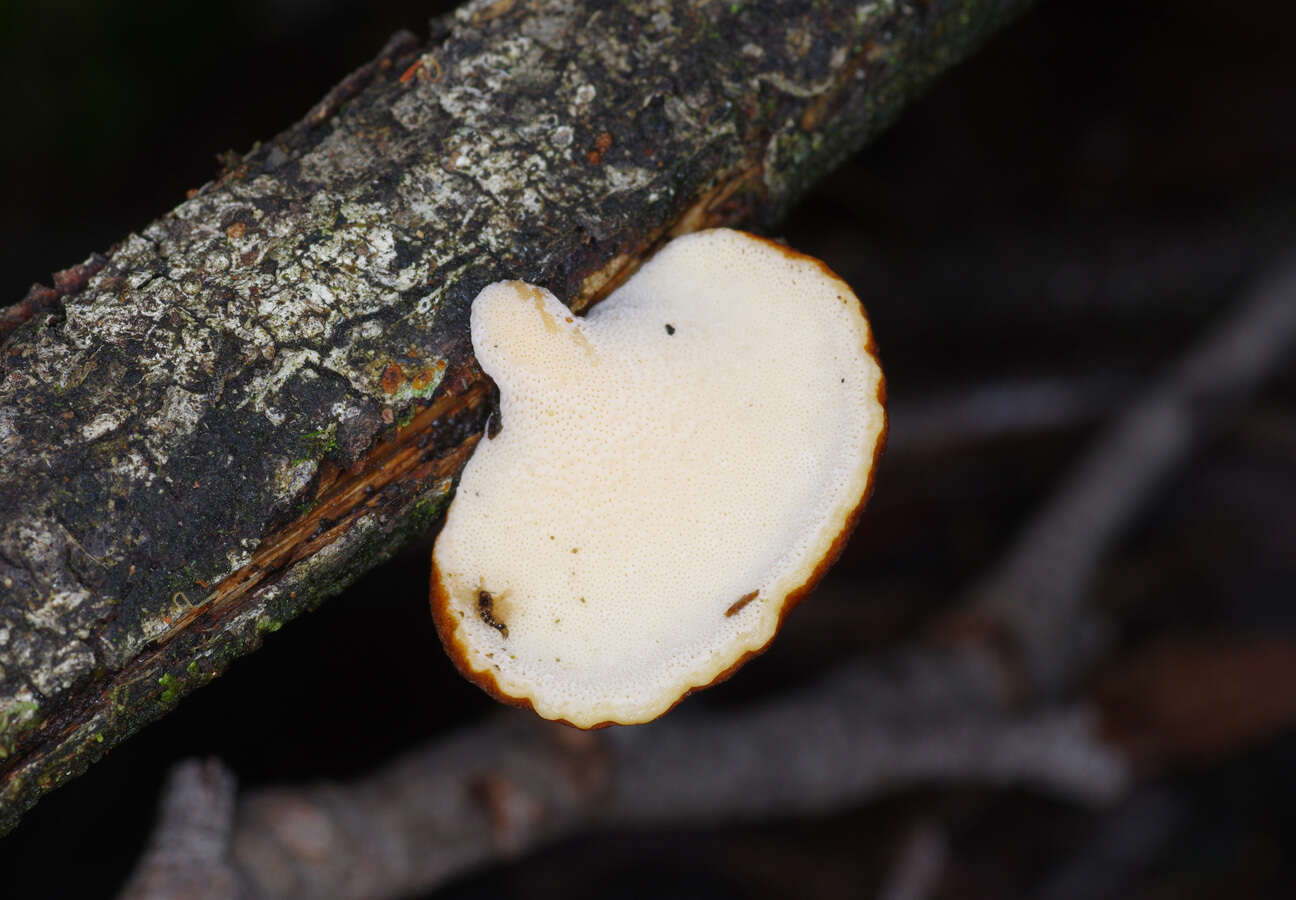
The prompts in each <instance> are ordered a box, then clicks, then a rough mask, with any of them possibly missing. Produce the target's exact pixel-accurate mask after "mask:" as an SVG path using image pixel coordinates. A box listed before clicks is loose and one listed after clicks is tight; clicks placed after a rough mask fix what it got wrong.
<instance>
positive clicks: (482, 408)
mask: <svg viewBox="0 0 1296 900" xmlns="http://www.w3.org/2000/svg"><path fill="white" fill-rule="evenodd" d="M1027 5H1028V0H891V2H878V3H862V4H853V3H846V2H809V0H803V2H792V0H785V2H768V3H765V2H763V3H759V4H757V3H731V2H727V0H726V2H702V3H696V4H693V3H690V4H672V3H666V2H652V0H639V2H625V3H611V2H598V0H559V2H551V3H520V2H514V0H495V2H490V3H486V2H477V3H471V4H469V5H467V6H465V7H464V8H462V9H461V10H459V11H458V12H457V13H456V14H455V15H454V16H453V17H451V18H447V19H446V20H444V21H441V22H437V23H434V25H433V34H432V39H431V41H430V42H429V43H428V44H427V45H426V46H423V47H420V46H419V45H418V42H417V41H416V40H415V39H414V38H413V36H411V35H408V34H404V35H398V36H397V37H396V38H394V39H393V40H392V42H391V43H390V44H389V45H388V47H387V48H385V50H384V51H383V53H382V55H381V56H380V57H379V58H378V59H376V60H375V61H373V62H372V63H370V64H369V65H367V66H365V67H364V68H362V69H361V70H359V71H357V72H356V73H355V74H354V75H352V76H351V77H350V78H348V79H347V80H346V81H344V82H343V83H342V84H340V85H339V86H338V87H337V88H335V89H334V90H333V91H332V92H331V93H330V94H329V95H328V96H327V97H326V98H325V99H324V100H323V101H322V102H321V103H320V104H319V105H318V106H317V107H316V108H315V109H314V110H312V111H311V113H310V114H309V115H308V116H307V117H306V118H305V119H303V120H302V121H301V122H300V123H298V124H297V125H295V126H294V127H292V128H291V129H289V130H288V131H285V132H284V133H282V134H281V135H279V136H278V137H276V138H275V139H273V140H271V141H269V142H267V143H265V144H264V145H261V146H258V147H256V148H254V149H253V150H252V151H251V152H250V153H248V154H247V155H246V156H245V157H244V158H242V159H241V160H238V161H236V162H235V163H233V164H232V165H231V166H230V167H229V168H228V169H227V170H226V171H225V172H224V173H222V175H221V176H220V177H219V178H218V179H217V180H216V181H214V182H212V183H209V184H207V185H204V186H203V187H202V188H200V189H199V190H197V191H196V192H194V195H193V196H192V197H191V198H190V199H188V200H187V201H186V202H185V203H183V204H181V205H180V206H179V207H177V208H176V209H175V210H173V211H171V212H170V213H168V214H167V215H165V216H163V217H162V218H161V219H159V220H157V221H156V222H154V223H152V224H151V225H149V226H148V227H147V228H145V229H144V230H143V231H142V232H141V233H139V234H132V235H130V236H128V237H127V238H126V239H125V240H124V241H122V242H121V243H120V244H119V245H117V246H116V247H115V248H113V249H112V250H111V251H110V252H109V253H108V254H107V255H106V258H99V257H94V258H92V259H91V260H90V261H88V262H87V263H86V264H83V265H82V266H80V267H76V268H75V269H74V270H69V272H75V273H78V277H75V278H71V277H65V278H64V283H63V284H62V285H59V284H56V286H55V288H54V289H47V290H44V291H37V294H36V295H30V294H29V296H28V300H27V301H25V302H24V303H23V304H21V305H20V306H18V307H15V308H14V309H13V310H11V311H10V312H9V313H8V314H6V316H5V323H6V329H9V330H10V331H9V333H8V336H7V337H0V340H3V344H0V511H3V516H0V757H2V759H0V831H3V830H7V829H8V828H11V827H12V826H13V825H14V824H15V823H16V822H17V821H18V818H19V817H20V816H21V815H22V813H23V812H24V811H25V810H26V809H27V808H29V807H30V806H31V805H32V804H33V803H34V802H36V800H37V799H38V798H39V797H40V796H41V795H42V794H43V793H45V792H46V791H48V790H50V789H52V788H54V787H56V786H58V785H59V784H61V783H62V782H64V781H66V780H67V779H68V778H71V777H73V776H75V775H76V774H78V773H80V772H81V771H83V770H84V769H85V767H86V766H88V765H89V764H90V763H92V762H93V761H94V760H96V759H98V758H99V757H100V756H101V755H102V754H103V753H105V752H106V751H107V750H109V749H110V748H111V747H113V746H114V745H115V744H117V743H119V742H120V741H122V740H123V739H125V738H126V737H128V736H129V735H130V734H132V733H133V732H134V731H136V730H137V729H139V728H140V727H142V726H143V725H144V724H146V723H147V722H149V721H151V720H153V719H155V718H157V717H159V716H161V715H163V714H165V712H166V711H167V710H169V709H170V708H172V707H173V706H174V704H175V703H176V702H177V701H178V700H179V699H180V697H182V696H183V695H184V694H186V693H187V692H189V691H191V690H193V689H194V688H196V687H198V686H200V685H202V684H205V683H206V682H208V681H210V680H211V679H212V678H214V677H216V676H217V675H218V674H220V672H221V671H223V669H224V668H225V666H227V665H228V664H229V662H230V661H231V660H233V659H234V658H236V657H237V656H239V655H241V654H243V653H247V652H250V651H251V650H254V649H256V648H257V647H258V646H259V645H260V643H261V641H262V639H263V637H264V635H265V634H266V633H268V632H272V631H274V630H276V629H278V628H279V627H280V625H281V624H282V623H284V622H286V621H288V620H290V619H292V618H293V617H294V616H296V615H298V614H299V613H301V612H303V611H304V610H307V609H309V608H311V607H313V606H314V605H316V604H318V603H319V602H321V601H322V600H323V599H324V598H325V597H327V596H329V595H331V594H333V593H336V592H337V591H338V590H340V589H341V588H342V587H343V586H345V585H346V584H347V583H348V582H350V581H351V580H352V579H354V578H355V577H356V576H357V575H358V574H360V573H361V572H363V571H365V570H367V569H368V568H370V567H372V566H374V565H376V564H377V563H378V562H380V561H381V560H383V559H384V558H386V557H387V556H388V555H389V554H390V553H391V552H393V551H394V550H395V549H397V548H398V547H399V546H400V545H401V544H402V543H403V542H404V541H405V540H406V539H407V538H409V537H410V536H412V535H416V534H418V533H420V532H422V531H424V530H425V529H427V528H428V527H429V526H430V525H431V524H433V523H434V522H435V521H436V519H437V516H438V515H439V513H440V512H441V510H442V508H443V506H444V504H445V502H446V501H447V499H448V496H449V493H450V491H451V488H452V485H453V480H454V477H455V475H456V473H457V472H458V469H459V467H460V466H461V465H462V463H463V462H464V460H466V458H467V457H468V455H469V454H470V453H471V450H472V447H473V446H474V444H475V442H476V440H477V438H478V436H479V435H480V432H481V429H482V428H483V427H484V425H485V422H486V419H487V416H488V415H489V411H490V406H491V393H490V385H489V383H488V382H487V381H486V380H485V379H484V378H483V376H482V375H481V373H480V371H479V370H478V369H477V368H476V366H475V364H474V362H473V359H472V356H471V349H470V346H469V342H468V328H467V313H468V306H469V303H470V302H471V299H472V297H473V296H474V295H475V294H476V292H477V291H478V289H479V288H481V287H482V286H483V285H484V284H486V283H488V282H491V281H494V280H497V279H499V278H503V277H509V278H523V279H526V280H528V281H532V282H534V283H537V284H541V285H544V286H546V287H548V288H550V289H551V290H553V291H554V292H555V293H556V294H557V295H558V296H560V297H565V298H569V299H570V302H571V305H572V306H573V308H575V309H577V310H579V309H583V308H585V307H586V306H588V305H589V304H590V303H592V302H595V301H596V300H597V299H598V298H599V297H600V296H602V295H604V294H606V293H607V292H608V291H609V290H611V289H612V288H613V287H614V286H615V285H616V284H618V283H619V282H620V281H621V280H623V279H624V278H625V277H626V276H628V274H629V273H630V272H632V271H633V270H634V268H635V267H636V266H637V264H638V263H639V261H640V260H641V259H643V258H644V257H645V256H646V255H647V254H649V253H650V252H651V251H652V250H653V249H654V248H655V247H656V246H657V245H658V244H659V243H660V242H661V241H663V240H665V239H666V238H668V237H669V236H670V235H672V234H675V233H682V232H685V231H689V230H693V229H696V228H699V227H704V226H708V225H715V224H735V223H743V224H747V225H756V226H758V227H759V226H761V225H768V224H769V223H772V222H774V221H776V220H777V218H778V217H779V215H780V214H781V213H782V212H783V211H785V210H786V209H787V208H788V207H789V206H790V205H791V204H793V203H794V202H795V201H796V199H797V198H798V197H799V196H800V195H801V194H802V193H803V192H804V191H805V190H806V188H807V187H808V186H809V185H810V184H812V183H813V182H814V180H815V179H816V178H818V177H819V176H821V175H822V174H824V173H825V172H827V171H828V170H830V169H831V168H832V167H833V166H834V165H835V164H836V163H838V162H839V161H841V160H842V159H843V158H845V157H846V156H847V155H848V154H850V153H851V152H853V151H854V150H856V149H857V148H858V147H860V146H861V145H862V144H863V143H864V142H866V141H867V140H868V139H869V138H870V137H872V136H873V135H875V134H877V133H878V132H879V131H880V130H881V129H882V128H883V127H884V126H885V125H886V124H888V123H889V122H890V121H891V119H892V118H893V117H894V116H895V115H896V114H897V113H898V112H899V110H900V109H901V108H902V107H903V106H904V105H905V103H906V102H907V101H908V100H909V99H911V98H912V97H913V96H914V95H915V93H916V92H918V91H919V90H920V89H921V88H922V87H923V86H925V85H926V84H928V83H929V82H930V81H931V80H932V79H933V78H934V77H935V76H936V75H937V74H939V73H940V72H941V71H942V70H944V69H945V68H947V67H948V66H949V65H951V64H952V63H954V62H956V61H957V60H958V59H960V58H962V57H963V56H965V55H967V54H968V53H970V52H971V51H972V50H973V49H974V48H975V47H976V46H977V45H978V43H979V42H981V41H982V40H984V39H985V38H986V37H987V36H988V35H989V34H991V33H993V32H994V30H996V29H997V28H998V27H999V26H1000V25H1002V24H1003V23H1004V22H1005V21H1007V20H1008V19H1009V18H1010V17H1011V16H1013V15H1014V14H1016V13H1017V12H1019V11H1020V10H1021V9H1023V8H1024V7H1026V6H1027ZM81 276H84V277H81ZM51 291H52V293H51Z"/></svg>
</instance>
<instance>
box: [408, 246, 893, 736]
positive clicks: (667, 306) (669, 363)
mask: <svg viewBox="0 0 1296 900" xmlns="http://www.w3.org/2000/svg"><path fill="white" fill-rule="evenodd" d="M472 340H473V349H474V352H475V353H476V355H477V360H478V362H479V363H480V365H481V367H482V369H483V370H484V371H485V372H486V373H487V374H489V375H490V376H491V377H492V378H494V380H495V382H496V383H497V384H498V386H499V396H500V425H501V426H502V427H501V430H500V431H499V432H498V433H497V434H496V435H495V436H494V437H493V438H490V439H483V440H482V441H481V443H479V444H478V446H477V448H476V450H475V451H474V453H473V456H472V458H471V459H470V460H469V462H468V464H467V466H466V467H465V468H464V471H463V474H462V477H461V480H460V483H459V487H458V490H457V492H456V495H455V498H454V501H453V502H452V503H451V505H450V509H449V512H448V513H447V515H446V521H445V526H444V528H443V529H442V531H441V534H440V536H439V537H438V538H437V542H436V547H435V549H434V551H433V560H432V561H433V566H432V606H433V612H434V615H435V618H436V623H437V629H438V631H439V632H440V635H441V639H442V642H443V643H444V644H445V646H446V649H447V650H448V652H449V653H450V655H451V657H452V658H453V659H454V660H455V663H456V664H457V665H458V666H459V668H460V669H461V670H462V671H463V672H464V674H465V675H467V676H468V677H469V678H470V679H471V680H473V681H475V682H476V683H477V684H479V685H481V686H482V687H483V688H485V689H486V690H487V691H489V692H490V693H492V694H494V695H496V696H497V697H499V698H500V699H503V700H506V701H511V702H515V703H520V704H525V705H530V706H531V707H533V708H534V709H535V711H536V712H538V713H539V714H540V715H542V716H544V717H546V718H550V719H561V720H564V721H567V722H569V723H571V724H573V725H577V726H580V727H583V728H589V727H594V726H598V725H604V724H609V723H624V724H629V723H635V722H644V721H647V720H649V719H653V718H655V717H657V716H659V715H661V714H662V713H663V712H665V711H666V710H668V709H670V707H672V706H673V705H674V704H675V703H677V702H678V701H679V700H680V699H681V698H682V697H683V696H684V695H686V694H688V693H689V692H690V691H692V690H695V689H697V688H700V687H704V686H706V685H708V684H711V683H713V682H715V681H717V680H719V679H721V678H723V677H725V676H727V675H728V674H729V673H730V672H731V671H732V670H733V669H735V668H736V667H737V666H738V665H739V664H741V663H742V662H743V661H744V660H745V659H746V658H747V657H749V656H751V655H752V654H754V653H756V652H759V651H760V650H762V649H763V648H764V647H765V645H766V644H767V643H768V642H769V641H770V639H771V638H772V637H773V636H774V633H775V632H776V631H777V630H778V627H779V624H780V622H781V620H782V617H783V615H784V613H785V612H786V611H787V609H788V608H789V607H790V606H791V604H793V603H794V602H795V601H796V600H798V599H800V597H801V596H802V595H803V594H804V593H806V592H807V591H808V590H809V589H810V587H812V586H813V583H814V582H815V581H817V580H818V578H819V576H820V575H822V573H823V572H824V570H825V569H826V568H827V567H828V565H830V564H831V563H832V562H833V560H834V559H835V558H836V556H837V554H838V553H839V552H840V549H841V546H842V544H843V542H844V541H845V539H846V537H847V535H848V534H849V532H850V530H851V528H852V527H853V525H854V522H855V518H856V516H857V514H858V512H859V509H860V508H861V507H862V505H863V503H864V500H865V499H866V497H867V494H868V491H869V488H870V484H871V480H872V473H873V466H874V463H875V461H876V458H877V454H878V452H879V450H880V447H881V444H882V440H883V434H884V431H885V426H886V416H885V413H884V411H883V405H882V404H883V396H884V389H883V379H882V373H881V370H880V368H879V367H878V364H877V361H876V359H875V358H874V354H873V349H872V348H873V342H872V338H871V335H870V330H869V325H868V321H867V319H866V318H865V316H864V311H863V309H862V307H861V306H860V303H859V300H858V299H857V298H856V297H855V295H854V293H852V292H851V290H850V288H849V287H847V285H846V284H845V283H844V282H842V281H841V280H840V279H839V278H837V277H836V276H835V275H833V274H832V273H831V272H830V271H829V270H828V269H827V268H826V267H825V266H824V265H823V264H822V263H820V262H818V261H817V260H814V259H811V258H810V257H806V256H802V255H800V254H797V253H794V252H792V251H790V250H788V249H786V248H784V247H782V246H780V245H778V244H775V243H773V242H771V241H766V240H764V239H761V238H757V237H754V236H752V235H749V234H745V233H743V232H737V231H729V230H723V229H716V230H712V231H705V232H700V233H697V234H693V235H689V236H686V237H682V238H678V239H676V240H675V241H672V242H671V243H670V244H669V245H667V246H666V247H665V248H664V249H662V250H661V251H660V252H659V253H657V254H656V256H655V257H653V259H652V260H650V261H649V262H648V263H647V264H645V265H644V266H643V268H642V269H640V270H639V271H638V272H637V273H636V274H635V275H634V276H633V277H632V278H631V279H630V280H629V281H627V282H626V283H625V284H624V285H623V286H622V287H620V288H619V289H617V290H616V291H615V292H614V293H613V294H612V295H611V296H609V297H608V298H607V299H606V300H604V301H603V302H602V303H601V304H599V305H598V306H596V307H595V308H594V309H593V310H591V311H590V313H589V314H588V315H587V316H584V317H576V316H574V315H573V314H572V313H571V312H570V311H569V310H568V309H567V308H566V307H564V306H563V305H562V304H561V303H560V302H559V301H558V300H557V299H556V298H555V297H554V296H553V294H551V293H549V292H548V291H546V290H544V289H542V288H538V287H534V286H531V285H528V284H524V283H522V282H519V281H502V282H498V283H496V284H492V285H490V286H488V287H486V288H485V289H484V290H483V291H482V292H481V293H480V294H479V295H478V296H477V298H476V300H475V301H474V302H473V307H472Z"/></svg>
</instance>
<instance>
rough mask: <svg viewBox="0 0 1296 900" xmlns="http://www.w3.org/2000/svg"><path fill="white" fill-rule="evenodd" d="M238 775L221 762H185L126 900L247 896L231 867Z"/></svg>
mask: <svg viewBox="0 0 1296 900" xmlns="http://www.w3.org/2000/svg"><path fill="white" fill-rule="evenodd" d="M234 791H235V780H234V774H233V773H232V772H230V771H229V770H228V769H227V768H225V767H224V766H223V765H221V763H220V762H219V761H217V760H214V759H213V760H196V759H190V760H186V761H184V762H182V763H180V764H179V765H177V766H176V767H175V768H174V769H172V770H171V773H170V775H169V776H168V777H167V781H166V785H165V786H164V787H163V791H162V803H161V807H160V809H159V811H158V822H157V827H156V828H155V830H154V832H153V837H152V839H151V840H150V842H149V847H148V849H147V850H146V851H145V853H144V856H143V857H142V858H141V859H140V862H139V866H138V867H137V868H136V869H135V872H134V874H133V875H132V876H131V879H130V881H129V882H128V883H127V885H126V887H125V888H123V890H122V893H121V897H122V900H167V898H174V897H186V898H190V900H224V898H233V897H239V896H242V895H243V894H244V890H243V887H242V884H241V879H240V877H239V875H238V873H237V872H236V871H235V869H233V868H232V867H231V866H230V865H229V849H230V833H231V830H232V827H233V824H234Z"/></svg>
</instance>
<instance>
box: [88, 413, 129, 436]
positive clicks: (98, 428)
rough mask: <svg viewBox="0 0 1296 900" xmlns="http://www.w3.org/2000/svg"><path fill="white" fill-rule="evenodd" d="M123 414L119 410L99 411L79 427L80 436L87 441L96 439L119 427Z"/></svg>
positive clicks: (123, 419) (123, 417)
mask: <svg viewBox="0 0 1296 900" xmlns="http://www.w3.org/2000/svg"><path fill="white" fill-rule="evenodd" d="M123 421H125V415H124V414H123V412H122V411H121V410H113V411H111V412H105V413H100V414H99V415H97V416H95V417H94V418H93V419H91V420H90V421H89V422H87V423H86V424H85V425H84V426H82V428H81V437H82V438H83V439H85V440H87V441H94V440H98V439H99V438H101V437H103V436H104V435H105V434H107V433H108V432H110V431H115V430H116V429H117V428H119V427H121V423H122V422H123Z"/></svg>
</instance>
